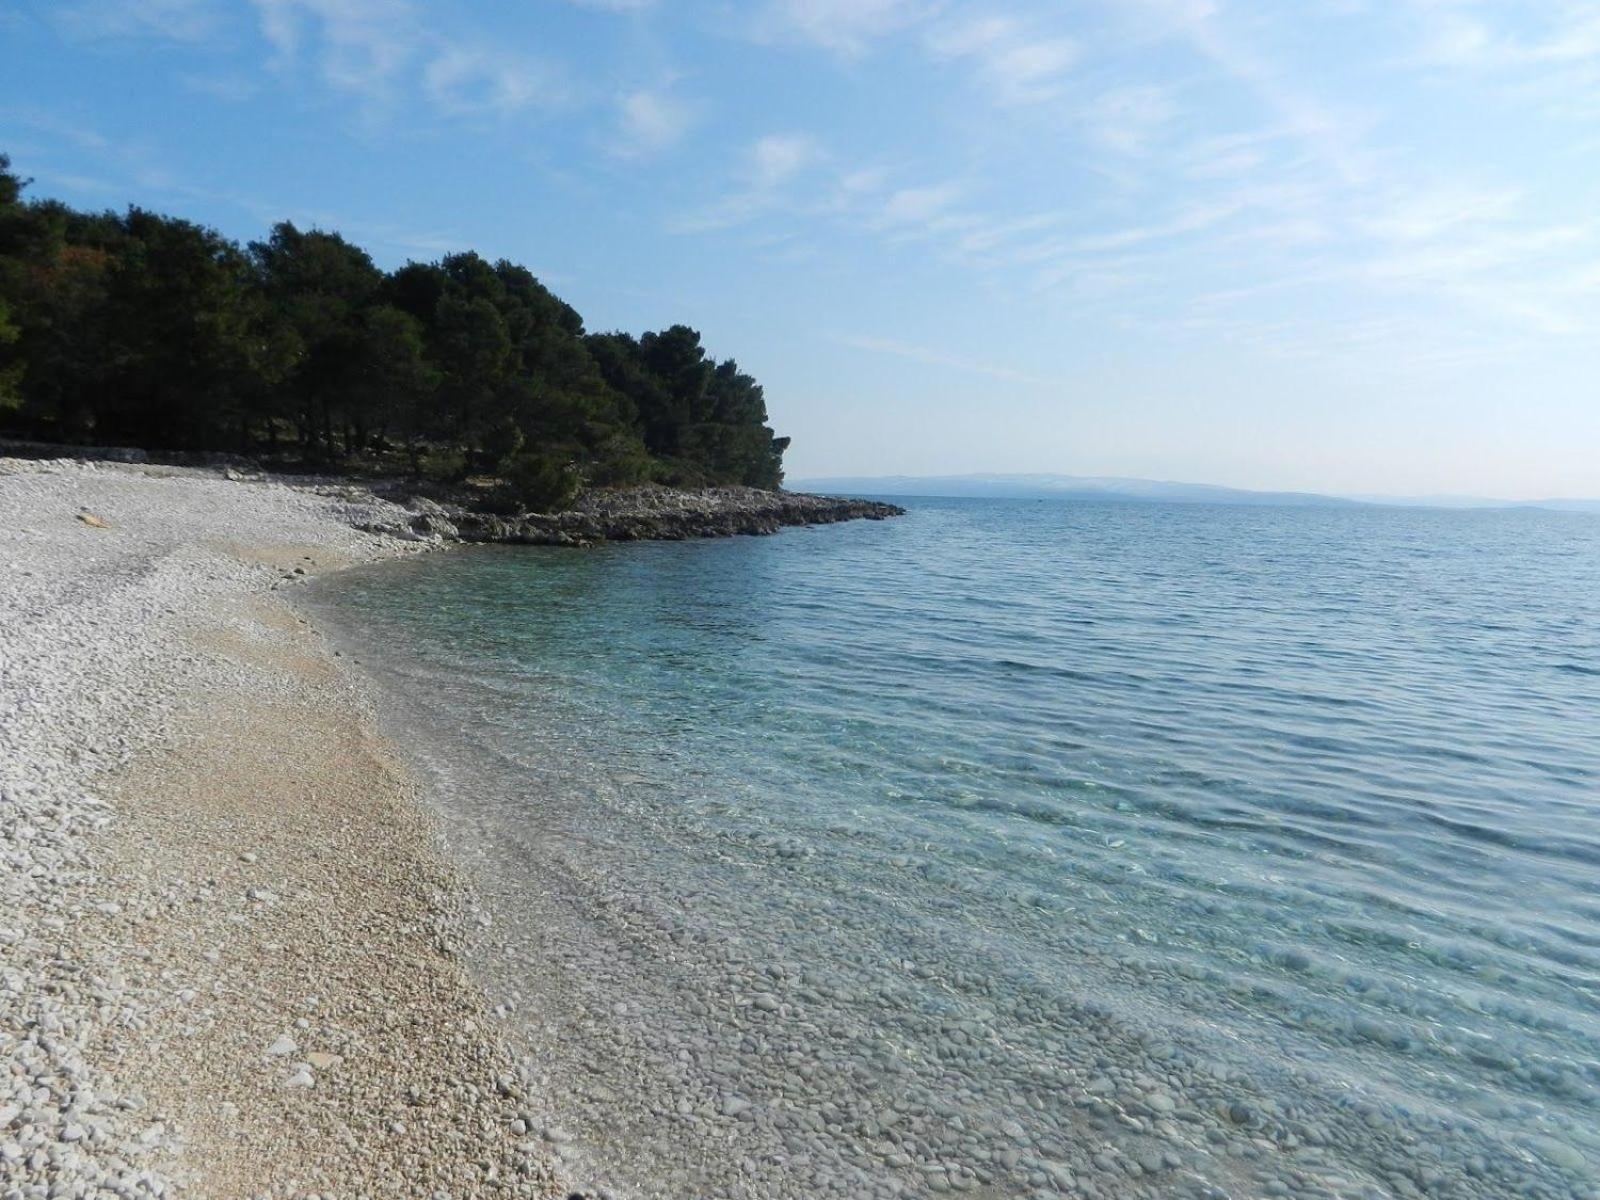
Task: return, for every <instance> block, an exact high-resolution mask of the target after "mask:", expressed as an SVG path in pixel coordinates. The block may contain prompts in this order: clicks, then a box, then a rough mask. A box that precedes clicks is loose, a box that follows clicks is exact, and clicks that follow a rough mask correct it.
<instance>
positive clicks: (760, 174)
mask: <svg viewBox="0 0 1600 1200" xmlns="http://www.w3.org/2000/svg"><path fill="white" fill-rule="evenodd" d="M826 158H827V155H826V153H825V152H824V150H823V148H822V145H821V143H819V142H818V141H817V140H816V139H815V138H813V137H812V136H810V135H809V134H805V133H769V134H766V135H764V136H762V137H760V138H757V139H756V140H755V142H753V143H752V144H751V145H750V146H749V147H748V148H747V149H746V150H745V151H744V152H743V153H742V154H741V155H740V159H739V163H738V166H737V168H736V169H735V171H734V175H733V179H732V180H731V182H730V183H729V184H728V190H727V193H726V194H725V195H724V196H723V197H722V198H720V199H719V200H717V201H715V202H713V203H712V204H710V205H708V206H707V207H706V208H705V209H703V210H701V211H700V212H697V213H692V214H690V215H688V216H683V217H679V218H677V219H676V220H673V221H671V222H669V228H670V229H671V230H672V232H675V233H705V232H707V231H710V230H717V229H729V228H732V227H734V226H737V225H743V224H746V223H748V222H749V221H751V220H753V219H754V218H755V217H757V216H760V215H761V214H763V213H766V212H770V211H772V210H774V209H779V208H789V207H794V206H795V202H796V198H795V197H794V196H792V195H791V194H789V190H788V189H789V188H790V185H792V184H793V183H794V182H795V181H796V180H798V179H799V178H800V177H801V176H802V175H804V174H806V173H807V172H808V171H810V170H811V169H812V168H814V167H816V166H818V165H819V164H821V163H822V162H824V161H825V160H826Z"/></svg>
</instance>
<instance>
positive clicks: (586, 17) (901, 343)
mask: <svg viewBox="0 0 1600 1200" xmlns="http://www.w3.org/2000/svg"><path fill="white" fill-rule="evenodd" d="M0 38H3V39H4V61H5V63H6V69H5V71H4V72H3V73H0V148H5V149H8V150H9V151H10V152H11V154H12V156H13V158H14V160H15V166H16V169H18V170H19V171H20V172H21V173H22V174H24V175H26V176H31V177H32V178H33V179H34V181H35V182H34V185H33V194H35V195H41V196H54V197H59V198H62V199H65V200H68V201H70V202H72V203H75V204H79V205H86V206H94V207H100V206H106V207H117V208H120V207H122V206H123V205H124V204H126V203H129V202H136V203H139V204H143V205H147V206H151V207H156V208H160V209H164V210H168V211H172V212H176V213H179V214H182V215H185V216H191V217H194V218H197V219H200V220H203V221H205V222H207V223H209V224H212V225H215V226H216V227H218V228H219V229H221V230H222V231H223V232H225V233H227V234H230V235H232V236H236V237H239V238H249V237H253V236H256V235H258V234H259V233H260V232H261V231H262V230H263V229H264V228H265V226H266V225H267V224H268V223H270V222H272V221H274V220H278V219H281V218H285V217H287V218H291V219H293V220H295V221H297V222H302V223H308V224H318V225H322V226H324V227H328V228H335V229H338V230H339V231H341V232H343V233H344V234H346V235H347V236H349V237H351V238H352V239H354V240H356V241H358V242H360V243H362V244H363V245H365V246H366V247H367V248H368V249H370V250H371V251H372V252H373V254H374V256H375V257H376V258H377V259H378V260H379V261H380V262H381V263H383V264H385V265H394V264H398V263H401V262H404V261H405V260H406V259H408V258H430V257H436V256H438V255H439V254H441V253H444V252H447V251H450V250H453V249H464V248H474V249H477V250H479V251H481V252H482V253H484V254H486V255H489V256H491V257H500V256H504V257H508V258H512V259H515V260H518V261H521V262H524V263H526V264H527V265H528V266H530V267H531V268H533V269H534V270H535V271H536V272H537V273H538V274H539V275H540V276H541V278H543V279H544V280H545V281H546V282H547V283H548V284H549V285H550V286H551V287H553V288H554V289H555V290H556V291H557V292H558V293H559V294H561V295H562V296H563V297H564V298H566V299H568V300H570V301H571V302H573V303H574V304H575V305H576V306H577V307H578V308H579V310H580V311H582V312H583V313H584V315H585V317H586V318H587V320H588V322H589V325H590V327H591V328H594V329H608V328H627V329H632V330H635V331H638V330H642V329H645V328H658V327H661V326H663V325H666V324H669V323H672V322H674V321H678V320H683V321H687V322H689V323H691V324H694V325H695V326H697V327H698V328H700V329H701V330H702V332H703V333H704V335H705V338H706V342H707V344H708V345H709V346H710V347H711V349H712V350H713V351H714V352H715V353H717V354H718V355H719V356H730V355H731V356H734V357H737V358H738V359H739V361H740V363H741V365H742V366H744V367H745V368H746V369H747V370H750V371H751V372H752V373H754V374H755V375H756V376H757V377H758V378H760V379H761V380H762V381H763V383H765V384H766V386H767V393H768V401H769V406H770V408H771V410H772V412H773V416H774V419H775V423H776V424H777V425H778V426H779V427H780V429H781V431H783V432H786V433H790V434H792V435H793V436H794V438H795V445H794V448H793V450H792V451H791V454H790V474H791V476H793V477H797V478H798V477H803V476H806V475H820V474H867V473H871V474H888V473H909V474H931V473H948V472H959V471H1058V472H1065V473H1105V474H1126V475H1139V476H1150V477H1158V478H1168V479H1184V480H1200V481H1206V482H1217V483H1226V484H1234V485H1239V486H1257V487H1293V488H1314V489H1319V490H1337V491H1354V492H1405V493H1422V492H1446V491H1448V492H1475V493H1488V494H1497V495H1504V496H1511V497H1532V496H1545V495H1563V494H1565V495H1600V5H1597V4H1596V3H1594V2H1593V0H1584V2H1582V3H1578V2H1568V0H1541V2H1539V3H1522V2H1510V0H1507V2H1490V0H1373V2H1371V3H1368V2H1366V0H1297V2H1295V3H1281V2H1276V0H1251V2H1249V3H1246V2H1245V0H1077V2H1071V0H1055V2H1053V3H1032V2H1030V0H1012V2H1000V0H995V2H985V0H745V2H743V3H732V2H727V0H583V2H579V0H519V2H517V3H495V4H465V3H453V2H449V0H433V2H429V3H423V2H421V0H48V2H46V0H0Z"/></svg>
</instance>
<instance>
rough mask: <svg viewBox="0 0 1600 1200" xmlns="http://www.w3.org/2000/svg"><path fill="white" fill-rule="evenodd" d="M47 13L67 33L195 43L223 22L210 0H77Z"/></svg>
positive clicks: (87, 36)
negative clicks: (49, 13)
mask: <svg viewBox="0 0 1600 1200" xmlns="http://www.w3.org/2000/svg"><path fill="white" fill-rule="evenodd" d="M51 15H52V17H53V18H54V20H55V21H56V23H57V24H58V25H59V26H60V28H61V29H62V30H63V31H64V32H66V33H67V34H68V35H69V36H72V37H77V38H84V39H109V38H126V37H153V38H163V39H166V40H169V41H174V42H188V43H198V42H203V41H206V40H208V39H210V38H212V37H214V36H215V35H216V34H217V33H218V31H219V30H220V29H221V27H222V24H223V21H222V17H221V15H220V14H219V13H218V11H217V9H216V7H215V5H214V4H213V3H212V2H211V0H78V2H76V3H65V4H60V5H57V6H55V7H54V8H53V9H52V13H51Z"/></svg>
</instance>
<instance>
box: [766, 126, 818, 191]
mask: <svg viewBox="0 0 1600 1200" xmlns="http://www.w3.org/2000/svg"><path fill="white" fill-rule="evenodd" d="M821 158H822V149H821V147H820V146H818V145H817V142H816V139H815V138H812V137H810V136H809V135H807V134H803V133H774V134H768V135H767V136H766V137H763V138H760V139H759V140H757V142H756V144H755V145H754V146H752V147H751V149H750V159H749V172H748V174H749V178H750V185H751V187H753V188H755V189H756V190H758V191H763V192H767V191H771V190H773V189H774V188H776V187H778V186H780V185H782V184H784V183H787V182H788V181H789V180H790V179H792V178H794V176H796V175H798V174H799V173H800V172H801V171H803V170H805V169H806V168H807V167H809V166H811V165H812V164H813V163H815V162H817V161H818V160H820V159H821Z"/></svg>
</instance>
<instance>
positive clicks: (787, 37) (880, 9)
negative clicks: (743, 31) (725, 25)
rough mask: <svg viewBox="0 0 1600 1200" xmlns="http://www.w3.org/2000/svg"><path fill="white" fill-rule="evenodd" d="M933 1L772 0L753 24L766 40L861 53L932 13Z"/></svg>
mask: <svg viewBox="0 0 1600 1200" xmlns="http://www.w3.org/2000/svg"><path fill="white" fill-rule="evenodd" d="M931 8H932V5H931V3H930V2H929V0H769V2H768V3H767V4H766V5H765V6H764V7H762V8H761V9H759V10H758V12H757V15H756V17H755V21H754V24H753V30H754V32H755V33H756V35H757V36H758V37H760V38H762V39H764V40H771V41H796V42H802V43H810V44H811V45H815V46H820V47H822V48H823V49H825V50H828V51H831V52H833V53H836V54H843V55H858V54H861V53H863V52H864V51H866V50H867V49H868V48H869V47H871V46H872V45H873V43H875V42H877V41H879V40H880V39H882V38H884V37H887V36H889V35H890V34H895V33H900V32H902V31H903V30H906V29H909V28H911V27H912V26H914V25H916V24H917V23H919V22H920V21H921V20H923V19H924V18H925V17H926V16H927V15H928V13H929V12H930V11H931Z"/></svg>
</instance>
